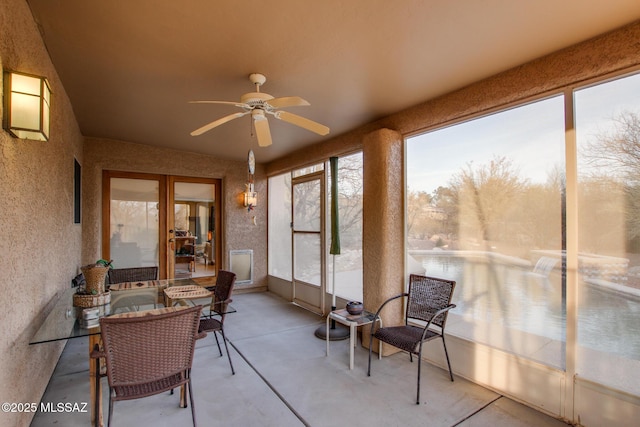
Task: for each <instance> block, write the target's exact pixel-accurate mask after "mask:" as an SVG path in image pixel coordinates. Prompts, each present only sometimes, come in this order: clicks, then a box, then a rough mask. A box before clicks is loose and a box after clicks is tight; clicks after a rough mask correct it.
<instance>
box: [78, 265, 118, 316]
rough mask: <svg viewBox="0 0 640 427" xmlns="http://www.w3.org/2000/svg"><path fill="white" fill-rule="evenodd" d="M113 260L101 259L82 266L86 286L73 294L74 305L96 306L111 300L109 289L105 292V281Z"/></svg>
mask: <svg viewBox="0 0 640 427" xmlns="http://www.w3.org/2000/svg"><path fill="white" fill-rule="evenodd" d="M112 263H113V260H111V261H107V260H104V259H99V260H98V261H96V262H95V263H94V264H87V265H83V266H82V267H80V270H82V275H83V276H84V279H85V285H84V288H80V289H78V291H77V292H76V293H75V295H74V296H73V305H74V306H76V307H96V306H99V305H104V304H108V303H109V302H110V301H111V298H110V293H109V291H106V292H105V289H104V282H105V278H106V276H107V273H108V272H109V269H111V268H113V267H112Z"/></svg>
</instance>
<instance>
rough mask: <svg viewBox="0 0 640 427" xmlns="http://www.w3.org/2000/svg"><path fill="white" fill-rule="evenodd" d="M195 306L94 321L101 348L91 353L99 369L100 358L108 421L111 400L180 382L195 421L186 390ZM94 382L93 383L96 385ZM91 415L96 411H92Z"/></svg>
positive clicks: (197, 316) (195, 329) (134, 396)
mask: <svg viewBox="0 0 640 427" xmlns="http://www.w3.org/2000/svg"><path fill="white" fill-rule="evenodd" d="M201 312H202V307H201V306H196V307H190V308H185V309H181V310H177V311H172V312H166V313H161V314H147V315H144V316H111V317H103V318H101V319H100V329H101V334H102V342H103V346H104V347H103V348H104V349H103V350H99V349H97V348H96V349H94V351H93V352H92V353H91V357H92V358H95V360H96V372H100V358H104V359H105V360H106V373H107V374H106V376H107V378H108V381H109V421H108V425H109V426H110V425H111V420H112V419H113V403H114V402H115V401H119V400H131V399H139V398H142V397H147V396H152V395H156V394H159V393H162V392H165V391H170V390H173V388H175V387H180V386H184V385H186V386H187V387H188V389H187V393H188V394H189V400H190V402H191V417H192V419H193V425H194V426H195V425H196V415H195V409H194V406H193V392H192V389H191V365H192V363H193V353H194V350H195V342H196V339H198V338H202V337H203V336H204V335H205V334H199V333H198V324H199V322H200V315H201ZM97 387H100V381H96V388H97ZM96 413H97V411H96Z"/></svg>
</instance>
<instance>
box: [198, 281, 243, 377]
mask: <svg viewBox="0 0 640 427" xmlns="http://www.w3.org/2000/svg"><path fill="white" fill-rule="evenodd" d="M235 283H236V274H235V273H232V272H230V271H225V270H220V271H218V277H217V278H216V287H215V289H214V290H213V297H212V298H211V306H210V311H209V314H208V316H206V317H203V318H201V319H200V327H199V328H198V331H200V332H213V336H214V337H215V338H216V344H218V351H219V352H220V357H222V348H220V341H218V335H217V334H218V333H219V334H220V335H221V336H222V342H223V343H224V348H225V350H226V351H227V357H228V358H229V365H230V366H231V374H232V375H235V373H236V372H235V371H234V369H233V363H231V353H229V347H228V346H227V339H226V337H225V336H224V319H225V313H226V311H227V306H228V305H229V303H231V301H232V300H231V292H232V291H233V286H234V285H235ZM214 316H215V317H214Z"/></svg>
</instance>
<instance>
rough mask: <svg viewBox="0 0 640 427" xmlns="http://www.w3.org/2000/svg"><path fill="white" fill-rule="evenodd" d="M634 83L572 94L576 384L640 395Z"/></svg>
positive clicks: (638, 80) (638, 78)
mask: <svg viewBox="0 0 640 427" xmlns="http://www.w3.org/2000/svg"><path fill="white" fill-rule="evenodd" d="M638 93H640V75H633V76H630V77H626V78H621V79H618V80H615V81H611V82H607V83H603V84H600V85H597V86H593V87H589V88H585V89H582V90H579V91H576V92H575V96H574V99H575V111H576V135H577V143H578V203H579V206H578V212H579V221H578V224H579V231H578V232H579V236H578V243H579V255H578V269H579V270H578V273H579V283H578V290H579V291H578V292H579V295H578V358H577V361H576V363H577V372H578V374H579V375H580V376H581V377H584V378H588V379H591V380H594V381H597V382H600V383H604V384H607V385H610V386H612V387H614V388H617V389H622V390H626V391H629V392H631V393H633V394H636V395H638V394H640V98H639V97H638Z"/></svg>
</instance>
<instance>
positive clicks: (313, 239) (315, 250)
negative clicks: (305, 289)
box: [293, 233, 322, 286]
mask: <svg viewBox="0 0 640 427" xmlns="http://www.w3.org/2000/svg"><path fill="white" fill-rule="evenodd" d="M293 244H294V249H293V253H294V254H295V256H294V258H295V259H294V261H293V262H294V272H293V274H294V278H295V280H300V281H302V282H305V283H309V284H312V285H316V286H320V284H321V280H322V277H321V271H322V265H321V262H320V255H321V240H320V233H312V234H309V233H296V234H294V236H293Z"/></svg>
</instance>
